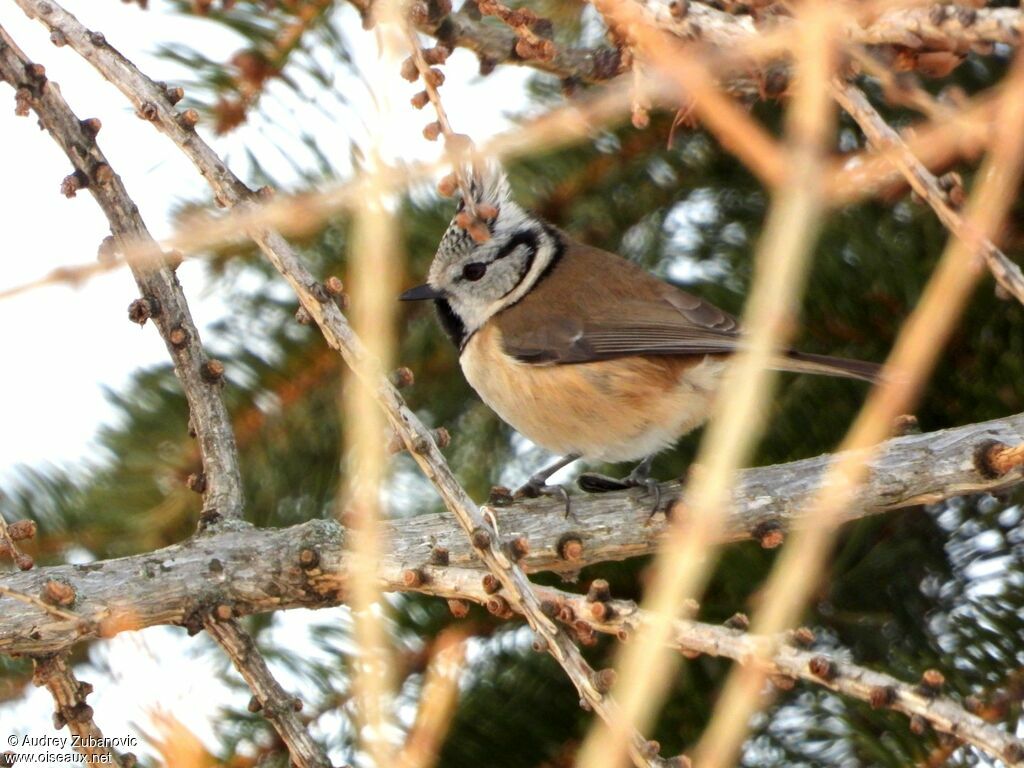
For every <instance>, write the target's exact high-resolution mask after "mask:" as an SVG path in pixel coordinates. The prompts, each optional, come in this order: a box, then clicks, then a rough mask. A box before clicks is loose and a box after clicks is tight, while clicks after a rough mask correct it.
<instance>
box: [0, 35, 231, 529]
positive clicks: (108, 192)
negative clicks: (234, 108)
mask: <svg viewBox="0 0 1024 768" xmlns="http://www.w3.org/2000/svg"><path fill="white" fill-rule="evenodd" d="M0 75H2V76H3V79H5V80H7V81H8V82H9V83H11V84H12V85H14V86H15V87H17V88H20V89H21V92H22V93H23V94H24V95H25V98H27V99H28V100H29V103H30V104H31V106H32V108H33V109H34V110H35V112H36V114H37V115H38V116H39V120H40V122H41V123H42V125H43V127H45V128H46V130H47V131H48V132H49V134H50V135H51V136H52V137H53V139H54V140H55V141H56V142H57V144H58V145H59V146H60V147H61V149H63V150H64V152H65V154H66V155H67V156H68V159H69V160H70V161H71V164H72V165H73V166H74V169H75V173H74V174H73V175H72V176H69V177H68V180H66V181H65V183H66V184H72V183H73V184H74V185H76V186H77V187H79V188H81V187H84V188H87V189H88V190H89V191H90V192H91V193H92V195H93V197H94V198H95V199H96V202H97V203H98V204H99V206H100V208H101V209H102V210H103V213H104V214H105V215H106V217H107V221H108V222H109V224H110V231H111V232H112V233H113V235H114V238H115V240H116V241H117V243H118V245H119V246H123V247H128V246H131V247H135V248H140V249H142V250H143V251H145V252H148V253H149V254H150V258H149V259H148V260H147V263H146V264H134V263H130V264H129V266H130V267H131V269H132V274H133V275H134V277H135V281H136V283H137V284H138V286H139V292H140V293H141V298H139V299H137V300H136V301H134V302H133V303H132V305H131V306H130V307H129V310H128V312H129V318H130V319H132V320H133V321H135V322H137V323H140V324H144V323H145V322H146V321H147V320H150V319H152V321H153V323H154V324H155V325H156V327H157V329H158V330H159V332H160V336H161V337H162V338H163V340H164V343H165V345H166V346H167V352H168V354H170V356H171V360H172V361H173V363H174V370H175V373H176V374H177V377H178V379H179V381H181V385H182V388H183V389H184V390H185V396H186V398H187V399H188V404H189V410H190V412H191V423H192V428H193V429H194V430H195V433H196V438H197V439H198V441H199V446H200V450H201V453H202V458H203V472H204V480H203V482H204V487H205V490H204V493H203V518H202V519H203V520H204V521H206V522H209V521H212V520H215V519H217V518H218V517H223V518H228V519H231V518H239V517H241V515H242V510H243V495H242V479H241V473H240V471H239V468H238V454H237V451H236V449H235V438H234V433H233V431H232V428H231V418H230V416H229V414H228V412H227V408H225V406H224V401H223V400H222V399H221V396H220V392H219V389H220V387H221V386H222V384H221V380H222V377H223V373H224V366H223V365H222V364H221V363H220V362H218V361H216V360H212V359H209V358H208V357H207V356H206V352H205V351H204V350H203V346H202V342H201V341H200V338H199V331H198V329H197V328H196V326H195V323H194V322H193V321H192V315H191V313H190V312H189V308H188V303H187V302H186V301H185V295H184V293H183V292H182V289H181V284H180V283H179V282H178V278H177V276H176V275H175V273H174V267H173V266H171V265H169V264H168V263H167V259H166V258H165V257H163V256H161V255H159V254H160V250H159V246H158V245H157V243H156V241H155V240H153V238H152V236H151V235H150V234H149V230H148V229H147V228H146V225H145V222H143V220H142V217H141V216H140V215H139V213H138V207H137V206H136V205H135V203H134V202H133V201H132V199H131V198H130V197H129V195H128V191H127V190H126V189H125V187H124V184H122V183H121V179H120V177H119V176H118V175H117V174H116V173H114V171H113V169H112V168H111V166H110V164H109V163H108V162H107V159H106V157H105V156H104V155H103V153H102V152H101V151H100V149H99V147H98V146H97V144H96V133H97V132H98V131H99V121H98V120H88V121H82V120H79V119H78V117H77V116H76V115H75V114H74V113H73V112H72V111H71V108H70V107H69V106H68V104H67V102H66V101H64V98H63V96H61V93H60V90H59V89H58V88H54V87H51V85H50V83H49V82H48V81H47V79H46V75H45V72H44V71H43V69H42V67H41V66H40V65H38V64H33V63H32V62H31V61H30V60H29V59H28V57H27V56H26V55H25V54H24V53H23V52H22V51H21V50H20V49H19V48H18V47H17V45H16V44H15V43H14V41H13V40H11V38H10V37H9V36H8V34H7V33H6V31H4V30H3V29H2V28H0ZM163 98H164V100H166V99H167V96H166V95H164V96H163ZM67 188H68V189H70V190H71V192H72V193H73V192H74V189H75V187H67Z"/></svg>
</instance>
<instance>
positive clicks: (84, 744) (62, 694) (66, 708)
mask: <svg viewBox="0 0 1024 768" xmlns="http://www.w3.org/2000/svg"><path fill="white" fill-rule="evenodd" d="M33 661H34V662H35V672H34V674H33V675H32V682H33V683H35V684H36V685H37V686H46V689H47V690H48V691H49V692H50V694H51V695H52V696H53V700H54V702H55V703H56V705H57V709H56V710H55V711H54V713H53V725H54V727H55V728H57V729H58V730H59V729H61V728H63V727H64V726H65V725H66V726H67V727H68V730H69V731H70V732H71V734H72V735H73V736H75V744H74V745H73V747H74V749H75V751H77V752H80V753H81V754H83V755H85V756H86V761H87V762H93V763H106V764H108V765H116V766H119V768H132V766H134V765H135V755H134V754H133V753H131V752H126V753H124V754H121V753H120V752H118V751H117V750H116V749H114V748H113V745H112V742H111V741H108V740H107V739H106V738H104V736H103V732H102V731H101V730H100V729H99V726H97V725H96V722H95V721H94V720H93V711H92V707H90V706H89V705H88V704H86V703H85V699H86V697H87V696H88V695H89V694H90V693H92V686H91V685H90V684H89V683H85V682H81V681H79V680H78V679H77V678H76V677H75V673H74V670H72V668H71V667H70V666H69V665H68V662H67V658H66V657H65V656H63V655H61V654H58V655H55V656H48V657H40V658H35V659H34V660H33Z"/></svg>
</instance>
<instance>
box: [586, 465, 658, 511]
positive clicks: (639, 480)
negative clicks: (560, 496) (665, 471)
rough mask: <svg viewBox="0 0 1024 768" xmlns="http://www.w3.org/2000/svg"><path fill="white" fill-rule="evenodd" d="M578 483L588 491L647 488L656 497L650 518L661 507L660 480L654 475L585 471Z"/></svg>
mask: <svg viewBox="0 0 1024 768" xmlns="http://www.w3.org/2000/svg"><path fill="white" fill-rule="evenodd" d="M576 484H577V485H578V486H579V487H580V489H581V490H583V491H585V492H587V493H610V492H612V491H625V490H627V489H629V488H646V489H647V493H648V494H649V495H651V496H653V497H654V504H653V505H652V507H651V511H650V513H649V514H648V515H647V519H648V520H650V519H651V518H652V517H654V515H655V514H657V512H658V509H659V508H660V507H661V486H660V485H659V484H658V481H657V480H655V479H654V478H652V477H644V476H643V475H641V474H639V473H636V472H631V473H630V474H628V475H626V476H625V477H621V478H619V477H608V475H599V474H597V473H596V472H584V473H583V474H582V475H580V476H579V477H578V478H577V479H576Z"/></svg>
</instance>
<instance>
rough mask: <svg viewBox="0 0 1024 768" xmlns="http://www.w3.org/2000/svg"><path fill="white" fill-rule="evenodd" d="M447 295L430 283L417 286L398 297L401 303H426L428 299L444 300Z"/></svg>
mask: <svg viewBox="0 0 1024 768" xmlns="http://www.w3.org/2000/svg"><path fill="white" fill-rule="evenodd" d="M445 296H447V294H446V293H445V292H444V291H442V290H441V289H439V288H435V287H434V286H432V285H431V284H430V283H424V284H423V285H417V286H416V287H415V288H410V289H409V290H408V291H406V292H405V293H403V294H402V295H401V296H399V297H398V300H399V301H424V300H426V299H443V298H445Z"/></svg>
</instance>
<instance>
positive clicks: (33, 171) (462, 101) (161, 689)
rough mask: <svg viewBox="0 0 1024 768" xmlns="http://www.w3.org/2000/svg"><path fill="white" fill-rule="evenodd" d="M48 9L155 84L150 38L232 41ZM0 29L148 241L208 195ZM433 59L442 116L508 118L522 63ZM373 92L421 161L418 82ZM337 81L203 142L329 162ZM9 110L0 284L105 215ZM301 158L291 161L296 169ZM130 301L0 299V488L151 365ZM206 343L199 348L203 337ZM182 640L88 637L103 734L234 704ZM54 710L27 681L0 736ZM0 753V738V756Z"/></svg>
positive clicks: (369, 51)
mask: <svg viewBox="0 0 1024 768" xmlns="http://www.w3.org/2000/svg"><path fill="white" fill-rule="evenodd" d="M63 5H64V7H65V8H67V9H68V10H69V11H71V12H72V13H74V14H76V15H77V16H78V17H79V18H80V19H81V20H82V22H83V23H85V24H86V25H87V26H89V27H90V28H93V29H98V30H101V31H102V32H103V33H104V34H105V35H106V37H107V39H108V40H109V41H110V42H111V44H113V45H114V46H115V47H118V48H119V49H120V50H121V51H122V52H123V53H125V54H126V55H127V56H128V57H129V58H131V59H132V60H134V61H135V62H136V63H137V64H138V65H140V67H141V68H142V69H143V70H144V71H146V72H147V73H148V74H150V75H151V76H152V77H154V79H161V80H165V81H168V82H172V83H179V82H180V83H183V84H184V83H185V82H187V80H188V79H189V74H190V73H189V72H187V71H185V70H183V69H182V68H180V67H177V66H175V65H172V64H169V63H168V62H166V61H164V60H161V59H158V58H156V57H155V56H153V55H152V52H153V51H154V50H155V48H156V46H157V45H158V43H163V42H171V41H185V42H187V43H188V44H189V45H190V46H193V47H197V48H201V49H202V50H203V52H204V53H206V54H207V55H208V56H210V57H212V58H214V59H218V60H221V61H225V60H227V59H228V58H229V57H230V55H231V53H232V52H234V51H235V50H237V49H238V48H240V47H241V43H240V42H239V39H238V38H235V37H234V36H233V35H232V34H231V33H229V32H225V31H223V30H222V29H220V28H216V27H214V26H212V25H210V24H207V23H205V22H203V21H201V20H191V21H189V20H185V19H182V18H180V17H178V16H172V15H169V14H166V13H165V12H164V11H165V9H166V5H165V3H164V2H162V1H161V0H158V1H157V2H151V4H150V5H151V9H150V10H149V11H146V12H143V11H141V10H140V9H139V8H138V7H137V6H135V5H125V4H123V3H120V2H116V1H115V0H102V2H100V1H98V0H63ZM0 24H2V25H3V26H4V28H5V29H7V31H8V32H9V33H10V34H11V36H12V37H13V38H14V39H15V40H16V41H17V42H18V43H19V45H20V46H21V47H22V48H23V49H24V50H25V51H26V52H27V53H28V54H29V56H31V57H33V58H34V59H35V60H37V61H39V62H41V63H43V64H44V65H45V66H46V70H47V75H48V77H49V78H50V79H51V80H52V81H56V82H57V83H59V85H60V86H61V88H62V93H63V94H64V96H65V98H66V99H67V100H68V102H69V103H70V104H71V106H72V107H73V108H74V109H75V110H76V112H77V113H78V115H79V117H81V118H86V117H98V118H100V120H102V123H103V129H102V131H101V133H100V135H99V143H100V146H101V148H102V149H103V150H104V152H105V153H106V154H107V157H108V159H109V160H110V162H111V164H112V166H113V167H114V169H115V170H116V171H117V172H118V173H119V174H120V175H121V176H122V178H123V179H124V182H125V184H126V186H127V188H128V191H129V193H130V194H131V195H132V196H133V198H134V199H135V201H136V202H137V203H138V205H139V208H140V210H141V212H142V215H143V217H144V218H145V220H146V222H147V224H148V226H149V228H150V230H151V231H152V232H153V234H154V235H155V236H156V237H158V238H160V237H164V236H166V235H168V234H169V232H170V223H169V212H170V210H171V208H172V207H173V206H174V204H175V203H176V202H180V201H183V200H190V199H196V198H200V197H203V196H204V195H205V194H206V189H205V184H204V183H203V181H202V179H201V177H200V176H199V175H198V174H197V173H196V172H195V171H194V170H193V168H192V166H191V165H190V164H189V163H188V162H187V161H186V160H185V159H184V157H183V156H182V155H181V154H180V153H179V152H178V150H177V149H176V148H175V147H174V146H173V145H172V144H171V143H170V142H169V141H167V140H166V139H164V138H163V137H162V136H161V135H160V134H159V133H158V132H157V131H155V130H153V129H152V128H150V127H149V126H148V125H146V124H145V123H143V122H141V121H140V120H139V119H138V118H136V117H135V115H134V113H133V110H132V109H131V107H130V106H129V105H128V103H127V101H126V100H125V99H124V97H123V96H122V95H121V94H120V93H119V92H117V91H116V90H115V89H114V88H113V87H112V86H110V85H109V84H107V83H106V82H105V81H104V80H102V78H100V77H99V76H98V75H97V74H96V73H95V72H94V71H93V70H92V68H91V67H89V66H86V65H83V62H82V61H81V60H80V59H79V58H78V57H77V56H76V54H75V53H74V52H73V51H72V50H71V49H70V48H62V49H57V48H55V47H54V46H53V45H52V44H50V42H49V39H48V35H47V33H46V31H45V30H44V29H43V28H42V27H41V26H40V25H38V24H37V23H35V22H31V21H29V20H28V19H26V18H25V17H24V16H23V15H22V14H21V12H20V11H19V10H18V9H17V8H16V7H14V5H13V3H4V4H2V5H0ZM345 30H346V33H347V35H348V39H349V40H351V41H353V42H354V43H355V49H356V53H357V58H358V59H359V60H360V61H361V62H362V63H363V64H364V65H365V66H366V67H367V68H368V69H371V70H372V69H374V65H375V62H374V58H375V50H376V48H375V44H374V37H373V35H372V34H369V33H366V32H363V31H362V30H361V28H360V26H359V23H358V19H357V17H356V15H355V14H354V13H350V14H349V17H348V18H347V20H346V24H345ZM445 69H446V75H447V78H448V79H447V83H446V85H445V87H444V91H445V96H446V99H447V102H446V103H447V107H448V109H449V113H450V117H451V119H452V120H453V122H454V124H455V126H456V128H457V129H458V130H462V131H465V132H468V133H470V134H471V135H472V136H473V137H474V138H475V139H477V140H485V139H486V138H488V137H489V136H491V135H492V134H493V133H495V132H497V131H499V130H502V129H503V128H505V127H507V126H508V124H509V123H508V121H507V119H506V118H505V117H504V114H505V112H506V111H509V110H513V109H515V108H516V107H517V106H519V105H521V104H522V103H523V95H522V94H523V84H524V81H525V73H524V72H521V71H518V70H516V69H515V68H509V67H503V68H499V70H498V71H497V72H496V73H495V74H494V75H492V76H491V78H489V79H488V80H487V82H486V86H484V87H481V85H480V81H479V80H478V79H477V78H476V77H475V71H476V61H475V58H474V57H472V56H471V55H469V54H467V53H465V52H461V53H457V54H456V55H455V56H453V58H452V59H451V60H450V62H449V64H448V65H447V66H446V68H445ZM385 71H390V70H385ZM388 86H389V87H393V88H394V89H395V92H394V93H393V94H392V96H393V98H392V100H393V103H394V104H395V107H396V109H397V113H396V117H395V119H394V120H392V121H391V123H390V127H391V131H389V135H388V136H387V137H385V143H386V144H387V145H389V146H390V147H393V148H403V149H402V150H401V151H402V152H403V154H404V156H406V157H409V156H410V154H409V153H415V154H416V155H418V156H420V157H425V156H429V155H431V154H432V153H433V152H435V151H436V146H435V145H430V144H428V143H427V142H425V141H424V140H423V139H422V137H421V136H420V130H421V128H422V126H423V124H424V123H425V122H427V121H428V120H429V119H430V118H429V117H428V116H427V115H426V114H425V113H419V112H415V111H413V110H412V108H411V107H409V106H408V98H409V97H410V96H411V95H412V93H413V92H414V91H415V90H416V88H415V87H414V86H411V85H410V84H408V83H406V82H405V81H404V80H401V79H400V78H399V77H398V75H397V68H394V74H393V77H390V79H389V80H388ZM337 88H338V92H339V93H341V94H343V95H344V97H345V98H347V99H348V100H349V101H350V102H352V103H353V105H354V106H353V108H352V109H350V110H347V111H346V110H345V109H341V108H338V109H335V110H334V112H335V113H336V114H338V115H345V117H342V118H340V119H339V120H338V122H331V120H330V119H329V118H327V117H325V116H324V115H323V114H322V109H320V110H313V109H312V108H303V107H302V105H300V104H297V103H296V102H295V101H294V100H290V97H289V96H288V95H287V94H286V93H283V92H282V93H281V94H278V95H277V96H275V97H273V98H271V99H269V100H268V111H269V112H270V114H271V118H272V119H271V120H270V121H269V122H266V123H263V124H261V125H256V126H249V127H246V128H245V129H244V130H242V131H240V132H239V133H238V134H237V135H236V136H233V137H231V138H229V139H226V140H221V139H212V138H210V137H209V136H208V137H207V138H208V139H209V140H211V141H212V143H213V145H214V147H215V148H216V149H217V150H218V151H219V152H220V153H221V154H222V156H224V157H226V158H227V160H228V162H229V164H230V165H232V166H233V167H234V168H235V169H236V170H237V171H239V172H242V171H244V170H245V168H246V165H245V163H244V154H243V152H242V151H241V150H242V149H243V147H249V148H252V149H254V151H256V152H257V153H258V154H260V156H261V160H263V161H264V162H265V163H266V164H267V165H268V166H270V167H271V169H272V170H273V171H274V172H275V173H277V174H280V177H282V178H285V179H288V178H294V173H293V171H292V170H291V169H290V168H289V166H288V163H287V162H285V160H284V158H282V157H281V156H280V155H279V154H278V153H277V152H275V151H274V150H273V148H272V146H273V144H275V143H277V144H279V143H280V142H281V141H282V137H284V138H285V140H287V136H289V135H290V136H295V135H297V133H298V130H299V128H300V127H301V128H303V129H306V130H312V131H313V132H315V133H316V135H317V138H318V139H320V141H321V142H322V143H327V144H328V145H331V144H332V142H331V141H330V137H331V136H333V135H337V137H338V140H337V142H336V144H335V145H334V146H335V148H336V149H337V153H338V159H339V161H341V162H343V158H345V157H347V155H348V140H349V138H350V137H352V136H356V137H360V136H365V131H364V130H363V127H364V126H362V125H360V122H361V120H360V119H359V117H358V116H359V115H360V114H362V115H366V114H367V110H369V109H370V100H369V99H368V98H367V95H366V91H365V88H363V87H362V86H361V85H360V84H359V83H358V82H357V81H354V80H352V79H351V78H341V79H339V81H338V85H337ZM13 103H14V99H13V91H12V90H11V89H10V88H9V87H8V86H6V85H2V84H0V105H2V106H0V143H2V146H3V147H4V150H5V151H4V159H3V168H2V171H0V174H2V176H3V183H2V184H0V211H4V212H5V215H4V216H3V226H2V227H0V253H2V254H3V257H2V258H0V287H3V288H6V287H10V286H13V285H18V284H21V283H24V282H27V281H30V280H33V279H35V278H37V277H39V276H41V275H43V274H45V273H47V272H49V271H50V270H51V269H53V268H55V267H58V266H61V265H65V264H69V263H83V262H89V261H92V260H93V259H95V256H96V249H97V246H98V245H99V243H100V241H101V240H102V239H103V237H104V236H105V235H106V234H108V230H107V225H106V222H105V220H104V218H103V217H102V215H101V214H100V211H99V209H98V208H97V206H96V205H95V203H94V202H93V200H92V198H91V197H90V195H89V194H88V193H87V192H82V193H80V194H79V195H78V197H76V198H75V199H73V200H65V199H64V198H63V197H61V195H60V194H59V186H60V182H61V180H62V179H63V178H64V176H66V175H67V174H68V173H69V170H70V165H69V163H68V161H67V160H66V158H65V157H64V156H63V154H62V153H61V152H60V150H59V149H58V148H57V146H56V145H55V144H54V143H53V141H52V140H51V139H50V138H49V136H48V135H47V134H45V133H43V132H40V131H39V130H38V128H37V126H36V120H35V118H34V116H33V117H31V118H18V117H15V116H14V110H13ZM319 106H320V107H323V103H321V104H320V105H319ZM295 152H296V153H297V154H298V153H300V152H301V149H300V148H296V149H295ZM303 160H305V158H302V157H301V156H300V162H302V161H303ZM342 167H343V166H342ZM179 275H180V277H181V281H182V283H183V285H184V287H185V291H186V294H187V296H188V298H189V301H190V305H191V308H192V312H193V315H194V316H195V317H196V320H197V323H198V324H199V326H200V328H201V329H206V328H208V327H209V326H210V325H211V323H213V322H214V321H215V320H216V319H217V318H218V317H219V316H220V315H221V314H222V313H223V312H224V311H225V308H224V306H223V304H222V303H221V302H219V301H218V300H217V298H216V296H211V295H208V294H207V293H205V290H206V288H207V286H206V285H205V281H204V279H203V270H202V267H201V265H198V264H194V263H193V264H189V263H186V264H185V265H183V267H182V268H181V269H180V270H179ZM136 296H137V289H136V287H135V285H134V282H133V281H132V279H131V277H130V275H129V274H128V272H127V271H118V272H116V273H113V274H109V275H106V276H103V277H99V278H96V279H93V280H91V281H89V282H88V283H87V284H85V285H84V286H82V287H81V288H78V289H72V288H69V287H65V286H58V287H49V288H45V289H41V290H36V291H33V292H31V293H28V294H24V295H22V296H19V297H17V298H13V299H8V300H6V301H0V328H2V329H3V332H2V336H0V338H2V342H0V366H2V371H3V375H2V376H0V424H2V433H0V434H2V439H0V486H2V485H3V484H4V483H5V482H8V481H10V480H11V479H12V478H13V477H15V476H16V474H17V473H16V471H15V468H16V466H17V465H19V464H20V465H28V466H36V467H39V466H43V465H45V464H48V463H53V464H58V465H63V466H72V467H74V466H79V465H80V462H81V461H82V460H83V458H85V457H88V455H89V452H90V450H91V440H92V438H93V436H94V434H95V433H96V430H97V428H98V426H99V425H101V424H103V423H109V421H110V420H111V419H112V417H113V415H114V412H113V410H112V409H111V408H110V407H109V406H108V405H107V403H106V401H105V399H104V395H103V392H104V390H105V389H113V390H119V389H122V388H123V386H124V384H125V383H126V382H127V381H128V379H129V377H130V375H131V373H132V371H134V370H136V369H137V368H139V367H141V366H147V365H152V364H155V363H160V362H163V361H164V360H165V351H164V348H163V344H162V342H161V341H160V339H159V337H158V335H157V333H156V331H155V329H154V328H153V327H152V325H151V324H150V325H147V326H146V327H145V328H142V329H140V328H139V326H137V325H134V324H132V323H130V322H128V320H127V317H126V310H127V307H128V304H129V303H130V302H131V300H132V299H134V298H135V297H136ZM204 336H205V337H206V338H207V340H208V341H209V338H210V334H209V332H208V331H204ZM4 567H6V566H4ZM326 613H327V612H322V613H321V614H309V613H305V612H293V613H290V614H288V615H287V616H286V617H284V618H283V619H282V620H281V624H282V626H281V627H280V630H281V631H288V632H290V636H294V637H301V636H302V632H301V630H302V627H304V626H308V625H309V624H310V623H311V622H313V621H324V620H332V619H331V618H330V617H329V616H327V615H326ZM333 620H337V616H335V617H334V619H333ZM189 650H190V651H191V652H188V651H189ZM196 650H197V645H196V644H195V642H193V641H188V640H186V639H185V638H184V632H183V631H182V630H173V629H163V628H158V629H154V630H147V631H145V632H142V633H126V634H124V635H121V636H118V637H117V638H115V639H113V640H110V641H106V642H104V643H101V644H98V645H97V646H96V648H95V650H94V653H93V657H92V659H93V662H94V664H99V665H100V666H101V667H102V666H106V665H107V664H109V666H110V668H112V669H113V671H114V673H115V674H114V677H113V679H111V678H110V676H109V671H102V670H101V669H86V670H84V671H83V672H82V676H83V677H84V678H85V679H88V680H90V681H91V682H93V683H94V684H96V693H95V694H93V696H92V697H91V698H90V703H91V704H92V705H93V706H94V708H95V710H96V714H97V720H98V722H99V723H100V725H101V727H102V728H103V730H104V732H105V733H106V734H107V735H109V736H127V735H134V736H138V737H140V738H141V737H142V735H143V733H142V728H141V727H140V726H145V724H146V721H147V718H146V715H145V713H146V711H147V710H151V709H153V708H155V707H156V706H157V705H159V706H162V707H164V708H165V709H168V710H170V711H171V712H173V713H174V714H175V715H176V716H177V717H178V718H180V719H181V720H182V721H183V722H185V723H186V724H187V725H188V726H189V727H190V728H192V729H193V731H194V732H195V733H197V734H198V735H200V736H201V737H203V738H204V739H207V740H210V741H211V743H212V733H213V732H212V730H211V727H210V722H211V719H214V718H215V717H216V713H217V711H218V708H219V707H221V706H223V705H224V704H226V703H228V702H229V701H230V702H231V703H232V704H233V705H234V706H239V707H244V706H245V701H247V699H248V697H247V696H243V697H241V698H239V697H238V696H236V697H235V700H232V699H231V696H230V695H229V692H228V691H226V690H224V689H222V688H221V687H220V686H219V684H217V683H216V682H215V681H214V679H213V678H214V674H213V670H214V669H215V664H216V661H217V660H216V659H213V658H211V657H210V655H209V654H206V655H202V654H197V653H195V651H196ZM52 706H53V705H52V700H51V699H50V697H49V695H48V694H46V693H45V692H43V691H38V690H36V691H33V692H32V694H31V695H30V696H29V698H28V699H27V701H25V702H24V703H21V704H18V705H16V706H11V705H7V706H0V744H3V743H6V739H7V737H8V736H9V735H10V734H11V733H14V732H17V733H19V734H28V735H31V736H45V735H61V734H66V733H67V731H66V730H65V731H61V732H59V733H58V732H57V731H55V730H53V728H52V726H51V725H50V722H51V717H50V714H51V711H52ZM5 748H6V747H5V746H0V751H2V750H3V749H5ZM143 751H145V750H143Z"/></svg>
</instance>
